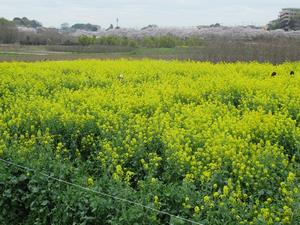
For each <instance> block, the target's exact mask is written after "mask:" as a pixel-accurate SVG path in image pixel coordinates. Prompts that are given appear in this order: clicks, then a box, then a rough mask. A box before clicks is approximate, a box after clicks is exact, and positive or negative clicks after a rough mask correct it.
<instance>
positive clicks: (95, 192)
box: [0, 158, 203, 225]
mask: <svg viewBox="0 0 300 225" xmlns="http://www.w3.org/2000/svg"><path fill="white" fill-rule="evenodd" d="M0 162H2V163H4V164H6V165H7V166H8V165H10V166H14V167H17V168H20V169H22V170H25V171H30V172H34V173H36V174H39V175H41V176H43V177H46V178H48V179H51V180H54V181H57V182H60V183H63V184H65V185H69V186H72V187H75V188H78V189H80V190H82V191H86V192H90V193H94V194H96V195H98V196H102V197H106V198H111V199H114V200H116V201H120V202H125V203H127V204H131V205H135V206H138V207H140V208H144V209H147V210H151V211H153V212H156V213H158V214H161V215H167V216H170V217H171V218H172V217H173V218H176V219H178V220H181V221H183V222H188V223H190V224H197V225H203V224H202V223H199V222H196V221H194V220H190V219H186V218H183V217H180V216H177V215H174V214H171V213H169V212H166V211H161V210H158V209H155V208H152V207H150V206H147V205H144V204H141V203H139V202H135V201H131V200H128V199H125V198H121V197H118V196H114V195H111V194H108V193H104V192H100V191H97V190H94V189H91V188H88V187H84V186H81V185H79V184H75V183H72V182H69V181H65V180H62V179H60V178H57V177H55V176H50V175H48V174H47V173H45V172H41V171H37V170H35V169H32V168H29V167H26V166H23V165H19V164H17V163H14V162H11V161H7V160H5V159H1V158H0Z"/></svg>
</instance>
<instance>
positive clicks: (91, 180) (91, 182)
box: [87, 177, 94, 186]
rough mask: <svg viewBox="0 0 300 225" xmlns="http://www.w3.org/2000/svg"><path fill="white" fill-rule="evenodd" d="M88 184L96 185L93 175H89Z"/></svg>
mask: <svg viewBox="0 0 300 225" xmlns="http://www.w3.org/2000/svg"><path fill="white" fill-rule="evenodd" d="M87 184H88V186H94V179H93V177H88V179H87Z"/></svg>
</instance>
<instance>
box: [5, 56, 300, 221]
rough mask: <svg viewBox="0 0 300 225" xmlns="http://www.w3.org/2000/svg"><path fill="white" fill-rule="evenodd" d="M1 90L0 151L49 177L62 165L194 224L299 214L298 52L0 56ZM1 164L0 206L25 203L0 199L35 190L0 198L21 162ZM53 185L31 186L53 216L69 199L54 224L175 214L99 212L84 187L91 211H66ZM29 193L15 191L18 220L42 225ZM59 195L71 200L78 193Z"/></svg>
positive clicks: (94, 184)
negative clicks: (234, 59)
mask: <svg viewBox="0 0 300 225" xmlns="http://www.w3.org/2000/svg"><path fill="white" fill-rule="evenodd" d="M292 70H293V71H295V75H294V76H291V75H290V71H292ZM273 71H276V73H277V76H275V77H272V76H271V73H272V72H273ZM0 97H1V98H0V157H1V158H3V159H7V160H8V159H9V160H14V161H16V162H18V163H20V164H23V165H27V166H31V167H33V168H38V169H41V170H43V171H51V172H52V173H53V174H55V175H56V176H59V174H60V172H59V171H63V172H61V173H67V172H66V171H68V170H70V171H71V172H70V174H69V175H70V176H69V178H68V179H70V181H73V182H79V183H80V182H81V184H83V185H85V186H87V187H90V188H95V189H98V190H106V191H108V192H111V191H113V194H116V195H118V196H123V197H126V198H130V199H131V200H132V199H133V200H135V201H136V202H141V203H143V204H146V205H149V206H151V207H154V208H156V209H159V210H164V211H168V212H171V213H173V214H176V215H180V216H182V217H184V218H189V219H192V220H194V221H197V222H201V223H202V224H300V216H299V214H300V209H299V208H300V200H299V199H300V197H299V188H300V185H299V175H300V171H299V168H300V167H299V166H300V125H299V123H300V63H285V64H281V65H277V66H274V65H271V64H259V63H254V62H253V63H232V64H225V63H224V64H223V63H220V64H212V63H198V62H179V61H158V60H140V61H134V60H115V61H110V60H107V61H96V60H86V61H85V60H84V61H72V62H71V61H70V62H67V61H66V62H39V63H22V62H18V63H17V62H16V63H0ZM45 156H46V157H45ZM42 157H44V159H42ZM53 162H54V163H55V165H56V167H55V166H52V167H51V166H50V164H51V165H54V164H53ZM63 165H64V166H63ZM54 167H55V168H56V169H55V168H54ZM0 168H2V169H1V170H0V172H1V173H2V175H0V176H1V178H0V194H1V195H0V206H1V208H4V207H12V208H14V207H15V208H14V210H15V211H16V210H19V211H20V210H21V211H22V210H24V207H25V206H20V205H19V204H13V203H11V204H10V203H7V202H10V201H11V202H12V201H13V200H10V201H8V199H13V198H14V197H15V198H17V196H19V197H20V196H23V199H24V196H25V195H26V196H33V194H32V193H34V192H33V191H32V190H31V189H30V188H29V189H28V190H27V189H26V190H25V191H24V190H23V189H22V190H23V192H22V193H21V194H20V193H19V194H13V195H12V197H9V196H8V197H7V196H6V193H7V190H10V188H11V189H13V188H16V186H14V185H15V184H13V183H12V184H11V185H8V184H10V183H9V182H8V181H9V180H10V179H11V178H10V177H11V176H12V174H14V176H16V177H19V176H20V171H19V173H13V172H12V171H10V170H7V168H6V169H5V165H2V164H0ZM58 168H60V169H58ZM81 168H84V169H81ZM77 170H81V174H79V172H78V173H77V172H76V171H77ZM82 171H84V173H82ZM1 173H0V174H1ZM8 173H9V174H8ZM5 174H6V175H5ZM16 174H17V175H16ZM72 174H73V175H74V177H76V178H74V177H72ZM75 174H76V175H75ZM66 177H68V176H66ZM32 179H37V178H34V175H33V174H32V173H28V172H27V174H26V172H24V180H25V181H26V182H27V183H25V184H22V185H23V186H24V185H25V186H26V185H27V186H28V185H29V186H28V187H31V186H30V185H32V183H33V182H32ZM66 179H67V178H66ZM104 179H105V180H108V181H109V184H108V183H105V182H104ZM1 182H2V186H1ZM22 182H24V181H22ZM3 183H4V184H3ZM105 184H107V185H106V186H105ZM22 185H21V186H22ZM35 185H36V186H39V185H40V184H39V182H36V184H35ZM23 186H22V187H23ZM104 186H105V187H104ZM108 186H109V187H108ZM1 187H2V188H1ZM51 188H52V189H51ZM51 188H50V185H49V184H48V186H47V188H45V190H47V193H48V195H45V196H44V197H39V198H42V199H43V201H42V203H44V204H45V205H47V206H48V208H47V209H45V210H48V211H47V212H48V214H49V215H48V214H47V215H48V216H49V217H51V220H50V221H55V219H57V218H58V217H59V213H58V211H59V210H61V211H63V210H66V211H68V210H69V211H68V212H66V214H65V217H64V218H63V217H62V218H61V221H64V222H62V223H61V224H72V223H71V222H70V221H71V220H70V221H69V220H67V218H68V215H70V216H71V215H72V216H73V221H74V220H76V218H77V219H78V221H81V222H78V223H76V224H134V223H136V224H162V223H165V224H168V223H172V224H182V223H180V222H179V221H177V220H172V218H165V217H162V216H159V215H157V214H156V213H153V212H149V213H145V212H144V213H143V214H142V215H139V214H138V213H137V212H136V211H134V209H135V208H134V206H130V205H127V206H126V207H123V209H118V207H117V206H116V205H117V203H114V202H106V203H105V206H103V208H101V210H102V212H103V210H104V209H105V210H106V211H105V212H106V214H105V215H108V214H110V215H111V216H110V217H109V218H107V219H106V218H105V217H104V216H103V215H102V216H100V214H97V213H94V212H97V210H100V209H99V207H98V206H97V204H93V201H94V200H91V199H89V198H88V197H86V198H87V199H88V200H86V202H85V205H86V207H88V208H89V207H90V208H93V207H94V209H95V211H93V210H86V211H84V212H85V215H81V214H80V215H81V216H78V217H75V216H74V214H71V211H72V210H70V209H68V207H66V205H64V204H63V203H62V202H64V201H61V200H58V199H57V198H54V197H53V196H52V195H53V194H51V193H52V192H51V191H54V192H59V189H55V188H54V187H52V186H51ZM60 188H61V193H66V191H68V190H67V188H66V187H65V186H60ZM124 190H127V194H126V193H125V192H124ZM73 191H74V190H73ZM129 192H130V194H128V193H129ZM24 193H25V194H24ZM61 195H63V194H61ZM1 196H2V197H1ZM34 196H35V197H34V198H33V197H28V198H26V200H24V204H25V205H26V204H27V206H26V207H25V208H26V209H27V211H26V212H27V213H25V216H24V215H23V214H22V215H23V218H26V221H27V222H26V223H25V222H24V224H30V223H31V224H34V223H35V224H48V223H43V222H41V221H42V219H41V218H42V216H45V215H44V214H41V213H40V212H39V211H38V210H36V211H34V209H32V204H33V205H34V202H35V201H37V200H35V199H39V198H38V197H36V195H34ZM39 196H41V195H39ZM46 196H48V197H46ZM49 196H50V197H49ZM51 196H52V197H51ZM63 196H64V197H65V196H66V194H65V195H63ZM49 198H50V199H51V200H49ZM61 198H63V197H61ZM66 198H67V197H65V202H67V203H68V204H69V205H71V204H75V203H74V202H76V201H77V200H78V199H80V198H81V197H78V199H77V200H76V201H73V200H72V201H71V200H70V199H69V200H70V201H69V202H68V200H66ZM69 198H71V197H69ZM82 198H84V197H82ZM93 198H96V197H95V196H93ZM1 199H2V201H1ZM20 199H22V198H21V197H20ZM45 199H46V200H47V201H48V202H51V207H52V208H51V207H50V208H49V205H50V203H49V204H48V203H47V204H46V203H45ZM4 200H5V201H4ZM67 203H66V204H67ZM30 204H31V205H30ZM99 204H100V203H99ZM41 205H42V206H43V204H41ZM114 205H115V206H116V207H115V208H114V207H113V206H114ZM42 206H40V207H42ZM22 207H23V208H22ZM97 207H98V208H97ZM73 208H75V209H74V210H75V211H76V209H77V211H80V210H81V211H82V210H83V209H81V208H76V207H73ZM51 210H52V211H51ZM55 210H57V211H55ZM130 210H132V211H130ZM75 211H72V213H74V212H75ZM49 212H51V213H49ZM99 212H100V211H99ZM5 213H6V215H5V214H4V212H2V214H1V215H2V216H3V218H6V219H3V221H5V222H11V221H9V219H7V218H10V217H7V215H8V214H12V213H15V212H13V210H10V211H6V212H5ZM68 213H69V214H68ZM16 215H19V214H17V213H16ZM125 215H126V216H125ZM128 215H131V216H128ZM11 216H12V217H13V215H11ZM70 216H69V217H70ZM84 216H86V217H88V218H89V220H86V221H87V222H85V223H83V222H82V221H85V220H84V219H82V218H86V217H84ZM46 217H47V216H46ZM37 218H40V220H37ZM0 219H1V217H0ZM63 219H65V220H63ZM69 219H70V218H69ZM39 221H40V223H39ZM53 224H60V223H58V222H57V223H55V222H54V223H53Z"/></svg>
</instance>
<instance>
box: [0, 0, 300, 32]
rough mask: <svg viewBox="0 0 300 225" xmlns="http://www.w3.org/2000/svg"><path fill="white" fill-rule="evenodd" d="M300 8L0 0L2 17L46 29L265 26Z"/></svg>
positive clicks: (252, 1) (171, 0) (235, 0)
mask: <svg viewBox="0 0 300 225" xmlns="http://www.w3.org/2000/svg"><path fill="white" fill-rule="evenodd" d="M284 7H297V8H300V0H108V1H104V0H97V1H95V0H88V1H85V0H46V1H45V0H0V17H5V18H8V19H12V18H14V17H23V16H26V17H28V18H33V19H36V20H38V21H40V22H42V23H43V25H45V26H55V27H59V26H60V24H62V23H63V22H67V23H69V24H74V23H77V22H82V23H86V22H89V23H93V24H99V25H100V26H102V27H107V26H108V25H109V24H111V23H113V24H115V23H116V18H117V17H118V18H119V19H120V26H122V27H142V26H145V25H148V24H157V25H159V26H195V25H208V24H212V23H221V24H222V25H246V24H253V25H265V24H266V23H268V22H269V21H270V20H272V19H275V18H276V17H277V15H278V12H279V11H280V9H281V8H284Z"/></svg>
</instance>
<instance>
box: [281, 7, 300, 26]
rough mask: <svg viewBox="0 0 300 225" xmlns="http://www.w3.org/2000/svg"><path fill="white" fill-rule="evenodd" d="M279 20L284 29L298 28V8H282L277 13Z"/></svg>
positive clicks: (299, 19)
mask: <svg viewBox="0 0 300 225" xmlns="http://www.w3.org/2000/svg"><path fill="white" fill-rule="evenodd" d="M279 22H280V26H281V28H283V29H284V30H300V9H297V8H285V9H282V10H281V12H280V14H279Z"/></svg>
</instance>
